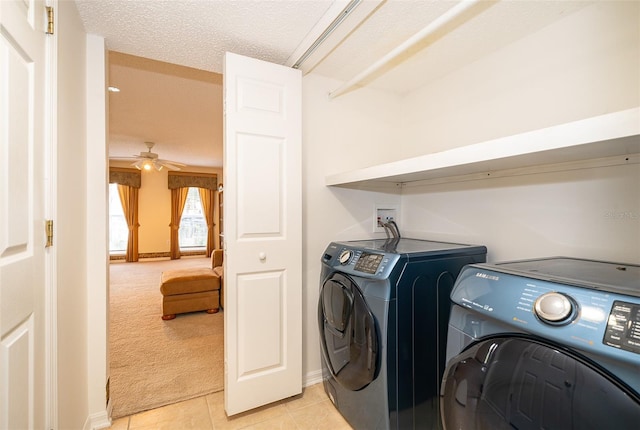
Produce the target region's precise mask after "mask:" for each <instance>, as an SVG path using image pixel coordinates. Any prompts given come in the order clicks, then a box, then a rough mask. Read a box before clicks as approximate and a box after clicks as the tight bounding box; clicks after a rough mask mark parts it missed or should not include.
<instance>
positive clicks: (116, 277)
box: [109, 257, 224, 418]
mask: <svg viewBox="0 0 640 430" xmlns="http://www.w3.org/2000/svg"><path fill="white" fill-rule="evenodd" d="M209 264H210V260H209V259H208V258H204V257H198V258H184V257H183V258H181V259H180V260H173V261H170V260H162V261H146V262H138V263H124V262H117V263H112V264H111V265H110V300H109V303H110V310H109V315H110V319H109V323H110V324H109V359H110V370H111V372H110V393H111V401H112V404H113V412H112V417H113V418H119V417H123V416H127V415H132V414H135V413H137V412H141V411H144V410H148V409H153V408H157V407H160V406H164V405H167V404H171V403H175V402H179V401H182V400H186V399H190V398H193V397H197V396H202V395H205V394H208V393H213V392H216V391H220V390H222V389H223V388H224V380H223V374H224V369H223V360H224V354H223V333H224V330H223V320H224V317H223V312H222V311H220V312H218V313H217V314H211V315H210V314H207V313H206V312H196V313H189V314H181V315H178V316H177V317H176V318H175V319H174V320H171V321H163V320H162V319H161V316H162V294H160V275H161V273H162V272H163V271H164V270H170V269H176V268H186V267H207V266H208V265H209Z"/></svg>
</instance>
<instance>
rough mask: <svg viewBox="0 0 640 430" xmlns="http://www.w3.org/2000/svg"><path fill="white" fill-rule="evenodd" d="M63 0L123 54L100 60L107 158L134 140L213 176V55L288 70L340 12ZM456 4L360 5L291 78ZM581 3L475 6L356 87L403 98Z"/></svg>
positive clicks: (322, 7) (222, 3)
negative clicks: (106, 92) (112, 89)
mask: <svg viewBox="0 0 640 430" xmlns="http://www.w3.org/2000/svg"><path fill="white" fill-rule="evenodd" d="M75 2H76V4H77V7H78V11H79V13H80V16H81V19H82V21H83V23H84V25H85V29H86V30H87V32H89V33H92V34H98V35H101V36H104V38H105V41H106V45H107V48H108V49H109V50H110V51H117V52H118V53H122V54H128V55H120V54H112V62H111V65H110V81H111V82H110V84H112V85H117V86H119V87H121V89H122V92H121V93H118V94H111V95H110V122H109V123H110V138H109V153H110V156H118V157H121V156H131V155H133V154H137V153H139V152H140V151H143V150H145V147H144V144H143V142H144V141H145V140H153V141H155V142H156V147H155V148H154V152H157V153H158V154H159V155H160V157H161V158H165V159H170V160H175V161H180V162H183V163H186V164H189V165H192V166H215V167H220V166H221V165H222V125H221V122H222V112H221V107H222V90H221V76H220V75H219V74H218V73H221V72H222V60H223V56H224V52H226V51H230V52H234V53H237V54H241V55H246V56H250V57H254V58H258V59H261V60H265V61H270V62H273V63H277V64H286V65H291V64H293V61H295V60H296V59H297V58H298V57H299V56H300V55H301V54H302V53H303V52H304V51H305V49H306V48H307V47H308V46H310V45H311V43H313V41H314V40H315V39H316V37H317V36H318V35H319V34H320V32H321V31H322V30H323V29H324V28H326V26H327V25H328V24H329V23H330V22H331V20H333V18H334V17H335V16H337V15H338V14H339V13H340V11H342V9H343V8H344V7H345V6H346V5H347V4H348V3H349V1H348V0H262V1H250V0H234V1H232V0H197V1H193V0H182V1H178V0H172V1H161V0H153V1H152V0H75ZM458 3H459V2H457V1H449V0H437V1H436V0H364V1H363V2H362V3H361V4H360V5H359V6H357V7H356V9H355V10H354V13H353V14H352V15H351V16H350V17H349V18H347V20H345V22H344V24H342V25H341V27H339V29H338V30H337V31H335V32H334V33H333V34H332V35H331V36H330V37H329V38H328V39H327V41H326V42H325V43H323V44H322V45H320V48H319V49H318V51H316V53H315V54H314V55H312V56H311V57H310V58H309V59H308V60H307V61H306V62H305V63H304V64H303V65H302V67H301V69H302V70H303V72H305V73H309V72H313V73H317V74H320V75H324V76H327V77H330V78H334V79H337V80H339V81H343V82H346V81H349V80H350V79H351V78H353V77H354V76H356V75H358V74H359V73H360V72H362V71H363V70H365V69H366V68H367V67H368V66H370V65H371V64H373V63H375V62H376V61H377V60H378V59H380V58H381V57H383V56H385V55H386V54H387V53H389V52H390V51H392V50H393V49H394V48H396V47H397V46H399V45H400V44H402V43H403V42H404V41H406V40H407V39H409V38H410V37H411V36H412V35H414V34H415V33H417V32H419V31H420V30H422V29H423V28H425V27H426V26H428V25H429V24H430V23H432V22H433V21H434V20H436V19H438V17H440V16H441V15H442V14H443V13H445V12H447V11H448V10H450V9H451V8H453V7H454V6H455V5H456V4H458ZM590 3H593V1H544V0H522V1H515V0H503V1H490V0H485V1H481V2H478V3H477V4H476V5H474V6H473V7H471V8H470V9H468V10H467V11H466V12H465V13H464V14H463V15H461V16H460V17H459V18H457V19H455V20H453V21H452V22H451V23H449V24H447V25H445V26H444V27H442V28H441V29H439V30H438V31H436V32H434V33H433V34H432V35H431V36H429V37H428V38H426V39H424V40H422V41H420V42H419V43H417V44H416V45H415V46H413V47H412V48H411V49H410V50H408V51H407V52H406V53H404V54H402V55H400V56H399V57H398V58H396V59H395V60H393V61H392V62H390V63H389V64H388V65H386V66H384V67H382V68H381V69H380V70H379V71H377V72H375V73H373V74H372V75H371V76H369V77H367V78H366V79H364V80H363V81H362V84H366V85H370V86H372V87H376V88H379V89H384V90H388V91H394V92H396V93H398V94H406V93H408V92H411V91H412V90H415V89H416V88H419V87H421V86H423V85H426V84H428V83H429V82H433V81H434V80H436V79H438V78H440V77H442V76H444V75H446V74H447V73H450V72H452V71H454V70H456V69H458V68H461V67H463V66H465V65H466V64H469V63H471V62H473V61H476V60H477V59H479V58H480V57H482V56H484V55H487V54H489V53H491V52H493V51H496V50H498V49H500V48H502V47H504V46H506V45H508V44H510V43H513V42H515V41H516V40H518V39H520V38H523V37H526V36H527V35H529V34H532V33H534V32H536V31H538V30H540V29H541V28H542V27H545V26H547V25H549V24H551V23H552V22H554V21H556V20H558V19H561V18H563V17H565V16H567V15H569V14H570V13H573V12H575V11H577V10H578V9H580V8H582V7H584V6H586V5H588V4H590ZM114 55H115V57H114ZM136 57H144V58H143V59H139V58H136ZM114 58H115V60H113V59H114ZM144 59H147V60H144ZM150 60H155V61H150ZM166 63H170V64H166ZM171 64H173V66H171ZM176 65H178V66H183V67H178V66H176ZM156 67H157V69H156ZM194 69H198V70H194ZM211 72H215V73H211Z"/></svg>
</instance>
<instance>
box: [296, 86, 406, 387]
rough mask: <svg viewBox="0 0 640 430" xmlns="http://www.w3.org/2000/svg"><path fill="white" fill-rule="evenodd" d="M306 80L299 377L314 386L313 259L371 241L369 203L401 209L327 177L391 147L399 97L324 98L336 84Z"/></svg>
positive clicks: (366, 93) (380, 156)
mask: <svg viewBox="0 0 640 430" xmlns="http://www.w3.org/2000/svg"><path fill="white" fill-rule="evenodd" d="M339 84H340V82H337V81H332V80H329V79H326V78H323V77H320V76H317V75H307V76H305V77H304V79H303V86H302V98H303V101H302V103H303V105H302V112H303V121H302V130H303V136H302V142H303V151H302V158H303V161H302V171H303V184H302V195H303V310H302V311H303V342H304V346H303V375H304V377H305V379H306V380H307V381H312V382H317V381H318V380H319V377H320V376H319V375H320V344H319V337H318V328H317V327H318V322H317V306H318V289H319V287H320V258H321V256H322V253H323V251H324V249H325V248H326V247H327V245H328V244H329V242H332V241H336V240H354V239H364V238H368V237H371V236H372V234H373V233H372V230H373V212H374V205H375V204H376V203H378V204H396V205H399V204H400V196H399V195H398V194H395V195H394V194H385V193H376V192H369V191H358V190H349V189H340V188H328V187H326V186H325V184H324V178H325V176H326V175H329V174H332V173H337V172H341V171H345V170H351V169H352V168H353V166H354V165H358V166H361V167H364V166H368V165H373V164H376V163H379V162H382V161H383V160H385V159H387V158H388V157H390V156H391V154H392V153H393V151H394V150H395V149H396V148H397V144H398V142H397V135H398V131H397V130H396V129H395V128H394V127H396V126H397V124H398V111H399V106H398V101H399V99H398V98H397V97H395V96H392V95H390V94H386V93H383V92H377V91H371V90H367V89H362V90H360V91H359V92H358V94H357V96H353V97H352V96H351V95H345V96H343V97H340V98H339V99H335V100H329V98H328V93H329V91H331V90H333V89H335V88H336V87H337V86H339Z"/></svg>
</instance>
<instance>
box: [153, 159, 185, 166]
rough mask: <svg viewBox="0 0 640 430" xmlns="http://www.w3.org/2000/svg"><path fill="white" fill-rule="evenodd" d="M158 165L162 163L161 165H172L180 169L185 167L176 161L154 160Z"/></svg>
mask: <svg viewBox="0 0 640 430" xmlns="http://www.w3.org/2000/svg"><path fill="white" fill-rule="evenodd" d="M156 161H157V162H158V163H162V164H173V165H174V166H180V167H186V166H187V165H186V164H182V163H178V162H177V161H171V160H160V159H158V160H156Z"/></svg>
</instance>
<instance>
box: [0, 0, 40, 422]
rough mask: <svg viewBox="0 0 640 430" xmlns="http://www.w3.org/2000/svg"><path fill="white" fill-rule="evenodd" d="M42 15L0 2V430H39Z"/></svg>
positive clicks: (29, 5)
mask: <svg viewBox="0 0 640 430" xmlns="http://www.w3.org/2000/svg"><path fill="white" fill-rule="evenodd" d="M44 16H45V8H44V4H43V2H42V1H35V0H34V1H25V0H2V1H0V428H3V429H35V428H45V426H46V418H45V417H46V413H45V408H46V405H45V404H46V402H45V393H46V391H47V390H46V387H47V385H46V374H45V369H46V368H45V357H46V356H47V354H46V351H45V332H44V327H45V324H44V316H45V314H44V300H45V295H44V294H45V286H44V285H45V276H44V266H45V265H44V245H45V234H44V231H45V230H44V215H43V214H44V205H43V203H44V200H43V196H44V193H43V189H44V178H43V171H44V167H43V155H42V154H43V152H44V106H45V97H44V92H45V86H44V83H45V74H44V70H45V58H46V51H45V42H46V40H45V38H46V35H45V33H44V30H45V24H44V23H45V20H44Z"/></svg>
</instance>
